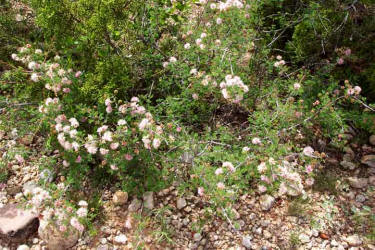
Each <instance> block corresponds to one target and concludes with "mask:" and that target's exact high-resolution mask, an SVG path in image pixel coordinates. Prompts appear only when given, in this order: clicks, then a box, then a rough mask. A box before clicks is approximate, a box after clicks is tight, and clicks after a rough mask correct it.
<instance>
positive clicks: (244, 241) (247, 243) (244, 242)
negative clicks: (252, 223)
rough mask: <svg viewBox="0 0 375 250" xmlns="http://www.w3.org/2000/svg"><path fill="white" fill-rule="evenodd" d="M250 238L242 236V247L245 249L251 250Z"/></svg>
mask: <svg viewBox="0 0 375 250" xmlns="http://www.w3.org/2000/svg"><path fill="white" fill-rule="evenodd" d="M251 239H252V238H251V237H250V236H244V237H243V238H242V245H243V246H244V247H245V248H246V249H251V246H252V245H251Z"/></svg>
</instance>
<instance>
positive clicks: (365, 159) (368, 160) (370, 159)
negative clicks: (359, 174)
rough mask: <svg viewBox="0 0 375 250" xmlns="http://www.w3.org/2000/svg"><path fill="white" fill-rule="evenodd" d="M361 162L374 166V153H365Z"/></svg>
mask: <svg viewBox="0 0 375 250" xmlns="http://www.w3.org/2000/svg"><path fill="white" fill-rule="evenodd" d="M361 163H362V164H365V165H367V166H369V167H370V168H375V155H365V156H363V157H362V159H361Z"/></svg>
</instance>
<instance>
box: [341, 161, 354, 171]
mask: <svg viewBox="0 0 375 250" xmlns="http://www.w3.org/2000/svg"><path fill="white" fill-rule="evenodd" d="M340 165H341V166H342V167H343V168H344V169H350V170H354V169H356V168H357V165H355V164H354V163H353V162H350V161H347V160H344V161H341V162H340Z"/></svg>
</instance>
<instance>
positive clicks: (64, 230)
mask: <svg viewBox="0 0 375 250" xmlns="http://www.w3.org/2000/svg"><path fill="white" fill-rule="evenodd" d="M59 230H60V232H66V230H67V228H66V226H65V225H61V226H59Z"/></svg>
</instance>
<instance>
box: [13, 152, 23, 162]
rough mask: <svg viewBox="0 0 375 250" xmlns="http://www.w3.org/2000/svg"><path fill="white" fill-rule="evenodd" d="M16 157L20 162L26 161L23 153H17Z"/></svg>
mask: <svg viewBox="0 0 375 250" xmlns="http://www.w3.org/2000/svg"><path fill="white" fill-rule="evenodd" d="M14 158H15V159H16V160H17V161H18V163H24V162H25V159H24V158H23V157H22V155H19V154H16V155H15V156H14Z"/></svg>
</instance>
